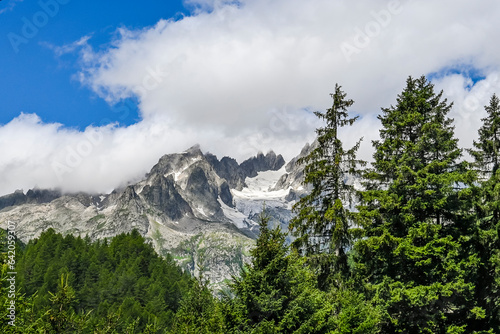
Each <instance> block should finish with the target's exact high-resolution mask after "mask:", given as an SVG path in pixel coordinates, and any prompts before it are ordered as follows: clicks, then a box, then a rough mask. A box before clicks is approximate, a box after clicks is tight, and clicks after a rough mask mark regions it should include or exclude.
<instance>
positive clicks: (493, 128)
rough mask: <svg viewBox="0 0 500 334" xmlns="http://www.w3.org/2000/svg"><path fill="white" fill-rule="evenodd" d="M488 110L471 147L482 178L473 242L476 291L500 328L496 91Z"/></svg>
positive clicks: (499, 127)
mask: <svg viewBox="0 0 500 334" xmlns="http://www.w3.org/2000/svg"><path fill="white" fill-rule="evenodd" d="M485 110H486V113H487V115H486V117H485V118H483V119H482V121H483V125H482V126H481V128H480V129H479V131H478V134H479V139H478V141H474V147H475V149H471V150H469V153H470V154H471V155H472V157H473V158H474V166H475V168H476V169H477V171H478V174H479V175H480V179H481V182H480V188H479V190H480V194H479V200H478V202H477V207H476V209H477V210H476V212H477V220H478V224H477V233H476V235H475V236H474V241H475V247H476V249H477V251H478V254H479V256H480V259H481V264H482V265H481V267H480V270H479V273H478V281H480V282H481V284H478V285H477V287H476V294H477V298H478V300H480V301H481V305H482V306H483V308H484V309H485V310H486V319H487V320H488V322H489V324H490V326H491V327H493V328H495V329H496V330H497V331H500V289H499V286H500V285H499V284H500V237H499V232H498V231H499V230H500V221H499V220H500V171H499V164H500V100H499V98H498V97H497V96H496V95H495V94H494V95H493V96H492V97H491V99H490V103H489V105H487V106H485Z"/></svg>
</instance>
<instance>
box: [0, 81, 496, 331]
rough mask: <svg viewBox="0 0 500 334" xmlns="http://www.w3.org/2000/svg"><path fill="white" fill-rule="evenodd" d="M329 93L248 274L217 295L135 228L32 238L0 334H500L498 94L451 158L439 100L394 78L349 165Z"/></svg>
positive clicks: (454, 142) (22, 248)
mask: <svg viewBox="0 0 500 334" xmlns="http://www.w3.org/2000/svg"><path fill="white" fill-rule="evenodd" d="M331 97H332V100H333V103H332V106H331V107H330V108H329V109H327V110H326V111H324V112H316V115H317V116H318V117H319V118H320V119H321V120H322V121H323V124H324V125H323V127H321V128H318V129H317V145H316V146H315V147H314V149H313V150H312V151H311V153H310V154H309V155H307V156H305V157H303V158H302V159H300V160H299V161H298V163H300V164H304V165H305V166H306V167H305V171H304V174H305V183H307V184H308V185H309V186H310V187H311V189H312V190H311V192H310V193H308V194H307V195H306V196H304V197H302V198H301V199H300V200H299V201H298V202H297V203H296V204H295V206H294V213H295V216H294V218H293V219H292V221H291V222H290V230H289V231H287V233H289V234H291V235H292V236H293V242H292V243H291V244H290V245H289V244H287V242H286V236H287V235H286V233H285V232H284V231H281V230H279V229H277V228H275V229H271V228H268V226H269V224H268V223H269V219H270V218H269V216H267V215H266V214H265V210H264V211H263V214H262V215H261V217H260V235H259V237H258V239H257V241H256V246H255V248H254V249H253V250H252V252H251V262H250V263H248V264H247V265H246V267H245V269H244V270H243V271H242V272H241V275H240V276H239V277H233V279H232V281H231V283H230V284H229V287H228V289H227V291H224V292H221V293H215V292H214V291H211V290H210V289H209V282H207V281H206V279H205V278H204V277H203V275H201V277H198V278H196V279H195V278H191V277H190V276H189V275H188V274H186V273H183V272H182V270H181V269H180V268H179V267H178V266H177V265H176V264H175V261H174V260H173V258H171V257H169V256H167V257H166V258H163V257H160V256H159V255H157V254H156V253H155V251H154V250H153V248H152V247H151V246H150V245H149V244H148V243H147V242H146V241H145V239H144V238H143V237H142V236H141V235H140V234H139V233H137V232H135V231H134V232H132V233H130V234H126V235H119V236H116V237H114V238H112V239H109V240H101V241H96V242H92V241H91V240H90V239H89V238H83V239H82V238H80V237H73V236H71V235H68V236H62V235H60V234H57V233H55V232H54V231H53V230H48V231H46V232H44V233H43V234H42V235H41V236H40V237H39V238H38V239H36V240H32V241H30V242H29V243H28V244H26V245H22V244H20V243H18V244H17V246H16V247H17V249H16V268H15V271H16V272H17V291H16V295H17V296H16V300H17V303H16V326H15V327H13V326H9V325H7V319H8V318H7V314H8V313H7V308H6V307H2V309H1V311H0V312H1V317H2V328H1V332H2V333H449V334H451V333H453V334H458V333H500V238H499V233H500V230H499V229H500V224H499V219H500V183H499V182H498V181H499V180H500V171H499V170H498V169H499V164H500V156H499V150H500V100H499V99H498V97H497V96H496V95H493V96H492V97H491V99H490V101H489V104H488V105H486V106H485V111H486V113H487V116H486V117H485V118H484V119H483V120H482V121H483V123H482V127H481V128H480V130H479V132H478V136H477V139H476V141H475V142H474V144H473V147H471V148H461V147H459V145H458V139H457V138H456V136H455V134H454V126H453V119H451V118H450V117H449V113H450V111H451V109H452V107H453V105H452V103H451V102H448V101H447V100H446V99H445V98H443V92H436V91H434V86H433V85H432V83H430V82H429V81H428V80H427V79H426V78H425V77H420V78H412V77H409V78H408V79H407V81H406V86H405V88H404V90H403V91H402V92H401V93H400V94H399V95H398V96H397V97H396V100H395V103H394V105H391V106H389V107H386V108H382V110H381V113H380V115H379V116H378V119H379V121H380V122H381V130H380V139H379V140H377V141H374V142H373V143H372V145H373V148H374V154H373V160H372V162H369V163H368V162H365V161H361V160H360V159H359V158H358V157H357V150H358V148H359V146H360V143H361V140H362V138H360V141H359V142H357V143H356V144H355V145H354V146H353V147H344V144H343V143H342V140H341V137H340V135H339V131H340V130H341V128H343V127H349V130H350V131H353V132H356V119H357V117H352V116H351V115H350V114H349V109H350V108H351V106H352V105H353V103H354V101H352V100H350V99H348V97H347V94H346V93H345V92H344V91H343V90H342V88H341V87H340V86H338V85H337V86H336V87H335V90H334V92H333V93H332V94H331ZM469 157H470V158H469ZM352 178H355V179H356V180H359V181H360V184H361V187H354V185H353V183H352V182H346V180H349V179H352ZM1 239H2V240H6V238H5V237H4V236H2V238H1ZM2 257H3V259H2V260H3V261H2V263H3V267H2V283H3V292H2V305H4V304H5V303H7V302H8V298H7V292H8V282H7V280H6V273H7V272H8V271H9V268H8V264H7V254H6V253H2ZM5 305H6V304H5Z"/></svg>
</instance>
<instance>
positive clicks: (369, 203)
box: [354, 77, 490, 333]
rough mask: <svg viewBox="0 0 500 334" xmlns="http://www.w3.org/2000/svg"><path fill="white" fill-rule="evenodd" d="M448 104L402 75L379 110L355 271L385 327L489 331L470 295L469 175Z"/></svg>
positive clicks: (473, 261)
mask: <svg viewBox="0 0 500 334" xmlns="http://www.w3.org/2000/svg"><path fill="white" fill-rule="evenodd" d="M451 107H452V105H451V104H447V102H446V100H442V92H440V93H439V94H436V93H434V89H433V85H432V84H431V83H429V82H428V81H427V79H426V78H425V77H421V78H419V79H413V78H411V77H410V78H408V80H407V84H406V87H405V89H404V91H403V92H402V93H401V94H400V95H399V96H398V98H397V104H396V106H391V107H390V108H385V109H382V111H383V114H382V115H381V116H379V119H380V120H381V122H382V126H383V128H382V130H380V137H381V140H379V141H375V142H374V147H375V149H376V151H375V154H374V159H375V161H374V163H373V168H372V169H370V170H367V172H366V174H365V178H366V180H367V182H366V183H365V188H366V190H365V191H363V192H362V205H360V206H359V211H360V213H359V217H360V219H361V220H362V221H363V222H364V226H365V231H366V238H365V239H363V240H360V241H358V242H357V244H356V245H355V256H354V259H355V260H354V262H355V274H356V276H357V279H358V280H359V281H360V282H362V283H363V285H364V287H365V289H366V292H367V294H369V296H370V297H372V298H373V299H372V300H373V302H374V303H375V304H376V305H379V306H380V307H382V309H384V310H385V311H384V315H383V321H382V330H383V331H384V332H403V333H451V332H453V333H460V332H464V331H468V332H470V331H472V330H488V329H490V327H489V325H488V324H487V321H485V320H484V318H485V309H484V308H482V305H483V304H482V302H481V300H480V299H479V298H477V295H476V291H477V286H478V284H481V283H479V281H478V278H479V277H480V275H479V272H480V270H481V267H482V266H483V264H482V263H481V257H480V255H479V254H478V252H477V249H476V248H475V247H474V234H475V233H476V231H477V230H476V224H475V219H476V216H475V215H474V212H473V208H474V196H475V194H476V193H477V192H475V190H474V181H475V173H474V172H473V171H471V170H470V169H469V168H468V165H467V164H466V163H464V162H460V161H459V159H460V157H461V150H460V149H459V148H458V146H457V142H458V141H457V139H455V138H454V132H453V126H452V121H453V120H452V119H450V118H448V117H447V114H448V112H449V111H450V109H451Z"/></svg>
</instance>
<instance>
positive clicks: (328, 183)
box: [290, 84, 364, 284]
mask: <svg viewBox="0 0 500 334" xmlns="http://www.w3.org/2000/svg"><path fill="white" fill-rule="evenodd" d="M330 96H331V97H332V99H333V105H332V107H331V108H329V109H327V110H326V112H319V111H318V112H315V115H316V116H317V117H318V118H319V119H321V120H323V121H324V122H325V123H326V124H325V126H324V127H321V128H318V129H317V130H316V133H317V135H318V137H317V145H316V146H315V147H314V149H313V150H312V151H311V152H310V154H309V155H307V156H305V157H303V158H301V159H299V160H298V162H297V163H298V164H306V166H305V170H304V174H305V179H304V183H305V184H308V185H311V186H312V190H311V192H310V193H309V194H308V195H306V196H304V197H302V198H301V199H300V200H299V201H298V202H297V203H296V204H295V206H294V207H293V210H294V212H295V213H296V214H297V215H296V216H295V217H294V218H293V219H292V220H291V222H290V230H291V231H292V233H293V235H294V236H295V237H296V239H295V240H294V241H293V244H292V245H293V247H294V248H295V249H296V250H298V251H299V252H300V253H301V254H302V255H305V256H307V257H309V259H310V260H311V263H312V264H313V265H314V266H316V267H317V268H318V269H319V271H320V276H319V280H320V284H321V282H326V279H327V277H329V276H330V275H331V273H332V272H333V271H339V272H342V273H344V274H345V273H347V272H348V265H347V254H346V253H347V250H348V249H349V247H351V245H352V242H353V239H354V238H355V236H356V232H359V229H357V228H355V225H354V224H353V221H352V214H351V212H350V210H349V205H350V204H351V203H352V199H353V195H354V193H355V190H354V187H353V185H352V184H350V183H348V182H346V180H347V178H348V177H349V176H351V177H352V176H355V175H357V173H358V170H357V167H358V166H359V165H363V164H364V162H363V161H361V160H358V159H357V158H356V152H357V150H358V148H359V145H360V143H361V140H359V141H358V142H357V143H356V144H355V145H354V146H353V147H352V148H350V149H344V147H343V144H342V141H341V139H340V136H339V131H340V129H341V128H342V127H345V126H348V125H349V126H350V125H352V124H353V123H354V122H355V121H356V119H357V118H358V117H353V118H349V114H348V111H347V110H348V108H349V107H350V106H351V105H352V104H353V103H354V101H353V100H350V99H346V94H345V93H344V92H343V91H342V89H341V86H339V85H338V84H337V85H335V92H334V93H332V94H330Z"/></svg>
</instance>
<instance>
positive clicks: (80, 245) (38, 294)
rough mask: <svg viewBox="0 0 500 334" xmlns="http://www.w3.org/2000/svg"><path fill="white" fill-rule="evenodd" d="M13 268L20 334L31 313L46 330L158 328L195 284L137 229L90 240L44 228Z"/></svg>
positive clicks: (154, 330)
mask: <svg viewBox="0 0 500 334" xmlns="http://www.w3.org/2000/svg"><path fill="white" fill-rule="evenodd" d="M16 272H17V276H16V285H17V287H18V289H19V290H20V291H19V293H18V294H22V293H23V294H24V295H25V296H27V297H22V298H23V299H20V300H18V302H19V303H20V301H22V300H27V301H26V302H24V303H25V304H26V305H24V304H23V303H21V304H20V305H19V309H18V310H17V311H16V317H17V319H19V322H17V323H18V324H19V325H18V326H17V328H19V330H20V331H21V332H22V330H26V331H27V330H28V327H27V324H28V322H27V321H24V320H23V319H27V318H29V319H30V321H29V323H30V326H31V327H32V328H34V329H37V330H39V331H45V332H47V333H51V332H58V333H59V332H61V333H63V332H75V333H76V332H82V333H87V332H93V331H97V330H99V331H102V332H103V333H104V332H109V333H111V332H116V333H125V332H128V333H142V332H145V331H150V332H151V333H160V332H163V330H164V329H165V328H168V327H170V326H171V325H172V319H173V316H174V314H175V312H176V311H177V309H178V308H179V306H180V301H181V299H182V296H183V295H185V293H186V292H187V291H188V290H189V289H190V286H191V285H192V284H193V282H192V279H191V278H190V277H189V275H188V274H186V273H183V272H182V271H181V269H180V268H179V267H178V266H177V265H176V264H175V263H174V261H173V259H172V258H170V257H169V256H167V257H166V258H161V257H159V256H158V255H157V254H156V252H155V251H154V250H153V248H152V247H151V246H150V245H149V244H147V243H146V242H145V240H144V238H143V237H142V236H141V235H140V234H139V233H138V232H137V231H133V232H132V233H130V234H122V235H118V236H116V237H114V238H113V239H112V240H111V241H110V242H109V243H108V242H107V241H97V242H95V243H92V242H90V239H88V238H86V239H81V238H75V237H73V236H71V235H68V236H66V237H63V236H62V235H60V234H56V233H55V232H54V231H53V230H48V231H46V232H44V233H42V235H41V236H40V237H39V238H38V239H34V240H32V241H30V242H29V243H28V245H27V246H26V249H25V251H24V252H22V253H19V255H18V257H17V266H16ZM4 276H5V275H4ZM61 277H62V278H61ZM5 301H6V296H3V295H2V304H3V303H4V302H5ZM2 311H3V310H2ZM23 323H24V324H23ZM33 324H34V325H33ZM2 325H4V324H2ZM106 328H108V329H106ZM2 330H4V328H2Z"/></svg>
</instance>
